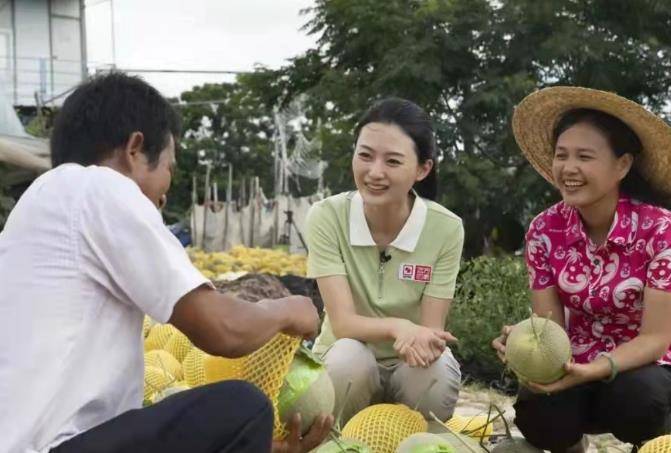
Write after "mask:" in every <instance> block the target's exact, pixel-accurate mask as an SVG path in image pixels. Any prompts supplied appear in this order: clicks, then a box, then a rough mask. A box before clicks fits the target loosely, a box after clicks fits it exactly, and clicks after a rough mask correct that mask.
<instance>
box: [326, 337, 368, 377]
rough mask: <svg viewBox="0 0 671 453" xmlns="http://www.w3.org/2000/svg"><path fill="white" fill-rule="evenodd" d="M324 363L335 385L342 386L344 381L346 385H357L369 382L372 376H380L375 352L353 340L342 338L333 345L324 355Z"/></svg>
mask: <svg viewBox="0 0 671 453" xmlns="http://www.w3.org/2000/svg"><path fill="white" fill-rule="evenodd" d="M324 363H325V365H326V369H327V370H328V373H329V375H330V376H331V378H332V379H333V380H334V384H339V383H340V384H342V383H343V380H344V384H345V385H347V382H348V381H353V385H355V384H357V383H359V382H361V381H367V380H369V379H370V377H371V375H379V372H378V369H377V360H376V359H375V355H374V354H373V352H372V351H371V350H370V349H369V348H368V347H367V346H366V345H365V344H364V343H362V342H360V341H358V340H353V339H351V338H341V339H340V340H338V341H336V342H335V343H333V345H332V346H331V348H330V349H329V350H328V352H326V354H325V355H324ZM378 379H379V378H378ZM336 380H337V381H340V382H339V383H337V382H335V381H336Z"/></svg>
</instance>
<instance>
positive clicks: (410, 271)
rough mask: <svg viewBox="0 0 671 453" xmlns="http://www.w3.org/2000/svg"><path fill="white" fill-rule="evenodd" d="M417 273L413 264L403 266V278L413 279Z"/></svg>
mask: <svg viewBox="0 0 671 453" xmlns="http://www.w3.org/2000/svg"><path fill="white" fill-rule="evenodd" d="M414 273H415V266H413V265H412V264H404V265H403V277H402V278H412V276H413V275H414Z"/></svg>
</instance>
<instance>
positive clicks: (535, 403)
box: [513, 387, 586, 451]
mask: <svg viewBox="0 0 671 453" xmlns="http://www.w3.org/2000/svg"><path fill="white" fill-rule="evenodd" d="M513 407H514V409H515V425H517V428H518V429H519V430H520V432H521V433H522V435H524V437H525V438H526V439H527V441H529V442H530V443H531V444H532V445H534V446H535V447H537V448H540V449H544V450H552V451H562V450H565V449H568V448H569V447H571V446H572V445H575V444H576V443H577V442H578V441H580V439H581V438H582V435H583V434H584V431H585V430H586V429H585V428H586V421H585V419H584V413H585V412H584V410H583V406H582V404H581V400H580V398H579V395H576V394H574V393H573V392H571V393H567V392H562V393H558V394H556V395H551V396H547V395H539V394H534V393H532V392H531V391H529V390H528V389H526V388H524V387H523V388H521V389H520V392H519V394H518V396H517V401H516V402H515V404H514V406H513Z"/></svg>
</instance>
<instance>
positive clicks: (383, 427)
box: [342, 404, 428, 453]
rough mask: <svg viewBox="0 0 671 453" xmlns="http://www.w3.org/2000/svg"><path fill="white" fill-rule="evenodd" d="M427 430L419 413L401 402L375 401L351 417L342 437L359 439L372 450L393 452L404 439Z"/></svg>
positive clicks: (382, 452) (385, 452) (380, 452)
mask: <svg viewBox="0 0 671 453" xmlns="http://www.w3.org/2000/svg"><path fill="white" fill-rule="evenodd" d="M427 429H428V424H427V422H426V420H425V419H424V417H423V416H422V414H420V413H419V412H417V411H414V410H412V409H410V408H409V407H408V406H406V405H404V404H375V405H373V406H369V407H367V408H365V409H364V410H362V411H361V412H359V413H357V414H356V415H355V416H354V417H352V418H351V419H350V420H349V422H347V424H346V425H345V427H344V428H343V430H342V437H343V438H347V439H355V440H359V441H361V442H363V443H365V444H366V445H368V447H370V449H371V450H372V451H374V452H375V453H394V452H395V451H396V448H397V447H398V445H399V444H400V443H401V442H402V441H403V439H405V438H406V437H408V436H410V435H411V434H415V433H421V432H425V431H426V430H427Z"/></svg>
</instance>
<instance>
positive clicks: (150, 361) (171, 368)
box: [144, 349, 182, 379]
mask: <svg viewBox="0 0 671 453" xmlns="http://www.w3.org/2000/svg"><path fill="white" fill-rule="evenodd" d="M144 365H145V366H153V367H156V368H158V369H161V370H165V371H167V372H168V373H169V374H171V375H172V376H174V377H175V378H176V379H182V364H181V363H179V361H178V360H177V359H176V358H175V357H173V355H172V354H170V353H169V352H168V351H165V350H163V349H153V350H151V351H148V352H145V353H144Z"/></svg>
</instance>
